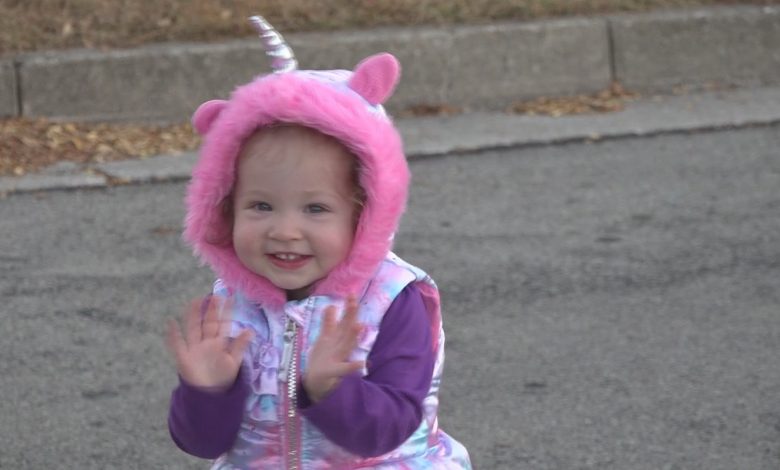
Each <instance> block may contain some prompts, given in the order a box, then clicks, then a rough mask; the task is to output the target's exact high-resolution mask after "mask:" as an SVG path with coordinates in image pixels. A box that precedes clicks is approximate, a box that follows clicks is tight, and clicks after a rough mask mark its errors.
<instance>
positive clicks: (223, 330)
mask: <svg viewBox="0 0 780 470" xmlns="http://www.w3.org/2000/svg"><path fill="white" fill-rule="evenodd" d="M233 305H235V301H234V300H233V298H232V297H228V298H226V299H222V309H221V313H220V315H219V332H218V333H217V334H218V335H219V336H220V338H225V337H227V336H230V331H231V326H232V319H233Z"/></svg>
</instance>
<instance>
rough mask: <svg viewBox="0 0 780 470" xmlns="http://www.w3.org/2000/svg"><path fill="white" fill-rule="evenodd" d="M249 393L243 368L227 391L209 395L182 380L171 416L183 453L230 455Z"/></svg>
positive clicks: (209, 456)
mask: <svg viewBox="0 0 780 470" xmlns="http://www.w3.org/2000/svg"><path fill="white" fill-rule="evenodd" d="M248 394H249V386H248V385H247V383H246V381H245V380H244V372H243V367H242V369H241V371H240V372H239V374H238V377H237V378H236V382H235V383H234V384H233V386H232V387H230V388H229V389H228V390H225V391H224V392H209V391H206V390H203V389H200V388H197V387H193V386H192V385H189V384H187V383H186V382H184V381H183V380H181V379H179V386H178V387H176V389H174V391H173V394H172V395H171V407H170V411H169V413H168V430H169V431H170V433H171V437H172V438H173V441H174V442H175V443H176V445H177V446H178V447H179V448H180V449H181V450H183V451H184V452H187V453H188V454H191V455H194V456H196V457H201V458H205V459H213V458H216V457H218V456H219V455H221V454H223V453H224V452H227V451H228V450H229V449H230V448H231V447H232V446H233V442H234V441H235V440H236V436H237V435H238V430H239V427H240V426H241V418H242V416H243V413H244V402H245V401H246V398H247V395H248Z"/></svg>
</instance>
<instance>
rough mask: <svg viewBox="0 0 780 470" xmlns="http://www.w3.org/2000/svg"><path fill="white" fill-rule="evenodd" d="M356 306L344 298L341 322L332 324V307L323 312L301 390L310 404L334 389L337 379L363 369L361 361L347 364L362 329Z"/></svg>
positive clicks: (334, 319) (334, 320)
mask: <svg viewBox="0 0 780 470" xmlns="http://www.w3.org/2000/svg"><path fill="white" fill-rule="evenodd" d="M357 317H358V303H357V300H356V299H355V297H354V296H350V297H349V298H347V304H346V310H345V312H344V317H343V318H342V319H341V321H336V307H335V306H333V305H331V306H329V307H328V308H326V309H325V318H324V319H323V322H322V331H321V332H320V336H319V338H317V341H316V342H315V343H314V346H313V347H312V350H311V353H310V355H309V366H308V368H307V369H306V373H305V374H304V376H303V387H304V388H305V389H306V393H308V394H309V398H310V399H311V400H312V402H315V403H316V402H318V401H320V400H321V399H322V398H324V397H325V395H327V394H328V393H329V392H330V391H331V390H333V389H334V388H336V385H338V383H339V380H340V379H341V377H343V376H345V375H347V374H350V373H352V372H355V371H358V370H360V369H362V368H363V365H364V362H363V361H349V360H348V359H349V355H350V353H351V352H352V350H353V349H354V348H355V346H356V345H357V341H358V336H359V335H360V332H361V331H362V330H363V326H362V325H361V324H360V323H359V322H358V321H357Z"/></svg>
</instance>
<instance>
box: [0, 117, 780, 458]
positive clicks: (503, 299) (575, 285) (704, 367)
mask: <svg viewBox="0 0 780 470" xmlns="http://www.w3.org/2000/svg"><path fill="white" fill-rule="evenodd" d="M778 131H780V127H779V126H778V125H777V124H773V125H763V126H757V127H751V128H745V129H733V130H724V129H720V130H713V131H708V132H690V133H689V132H683V133H673V134H660V135H655V136H650V137H633V138H623V139H617V140H605V141H591V142H570V143H568V144H558V145H549V146H529V147H524V148H508V149H502V150H486V151H481V152H476V153H472V152H465V153H463V154H461V155H450V156H439V157H429V158H418V159H415V160H414V161H413V162H412V170H413V174H414V188H413V191H412V197H411V201H410V208H409V212H408V214H407V216H406V218H405V220H404V223H403V228H402V230H401V232H400V234H399V236H398V239H397V251H398V252H399V253H400V254H401V255H402V256H404V257H406V258H407V259H409V260H410V261H412V262H415V263H417V264H419V265H421V266H423V267H425V268H426V269H427V270H429V271H430V272H431V273H432V274H433V275H434V277H435V278H436V279H437V281H438V282H439V284H440V286H441V288H442V293H443V302H444V312H445V322H446V330H447V333H448V339H447V348H448V363H447V364H448V365H447V371H446V374H445V382H444V385H443V394H442V417H441V421H442V426H443V427H444V428H445V429H446V430H448V431H449V432H450V433H452V434H453V435H454V436H456V437H457V438H459V439H461V440H462V441H463V442H464V443H465V444H466V445H467V446H468V447H469V448H470V450H471V452H472V454H473V459H474V463H475V465H476V467H477V468H480V469H533V470H541V469H620V470H623V469H636V470H644V469H647V470H657V469H705V468H706V469H712V470H734V469H749V470H773V469H776V468H778V466H780V401H779V400H778V397H780V367H778V357H780V297H779V296H778V293H779V292H780V193H778V190H777V189H778V188H780V153H779V152H778V148H780V132H778ZM183 191H184V183H183V182H180V181H179V182H169V183H157V184H147V185H128V186H118V187H106V188H98V189H76V190H70V191H54V190H53V191H45V192H27V193H18V194H13V195H11V196H9V197H7V198H6V199H4V200H2V201H0V231H2V233H3V237H2V238H1V239H0V254H1V255H0V266H2V269H0V296H1V297H2V300H3V307H2V318H3V320H4V321H3V322H2V327H1V328H2V335H3V340H2V341H0V357H2V358H3V360H2V361H0V389H1V390H2V394H3V397H4V400H3V401H1V402H0V416H2V419H0V443H2V445H0V468H14V469H16V468H19V469H28V468H29V469H32V468H82V469H91V468H94V469H109V468H119V469H134V468H176V469H178V468H206V464H205V463H204V462H200V461H198V460H196V459H192V458H189V457H186V456H184V455H183V454H182V453H181V452H179V451H178V450H177V449H175V448H174V446H173V445H172V444H171V442H170V440H169V438H168V436H167V431H166V425H165V415H166V407H167V403H168V394H169V391H170V388H171V387H172V386H173V384H174V383H175V374H174V370H173V368H172V366H171V364H170V361H169V360H168V359H167V358H166V354H165V351H164V347H163V345H162V334H161V332H162V329H163V325H164V320H165V318H166V316H168V315H172V314H175V313H176V312H177V311H178V310H179V309H180V308H181V305H183V303H184V302H186V301H187V300H188V299H189V298H191V297H192V296H195V295H198V294H202V293H203V292H205V291H206V290H207V289H208V286H209V283H210V280H211V276H210V274H209V273H208V271H207V270H206V269H205V268H202V267H199V266H198V264H197V262H196V261H195V260H194V259H193V258H192V257H191V255H190V253H189V251H188V250H187V249H186V247H184V246H183V245H182V243H181V241H180V239H179V227H180V223H181V220H182V215H183V213H182V197H183Z"/></svg>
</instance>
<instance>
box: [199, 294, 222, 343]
mask: <svg viewBox="0 0 780 470" xmlns="http://www.w3.org/2000/svg"><path fill="white" fill-rule="evenodd" d="M219 300H220V299H217V298H215V297H214V296H209V298H208V300H207V303H206V314H205V315H204V316H203V323H202V327H201V329H202V331H203V338H204V339H206V338H216V337H217V335H218V334H219V329H220V328H219V311H220V308H219V304H220V302H219Z"/></svg>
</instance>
